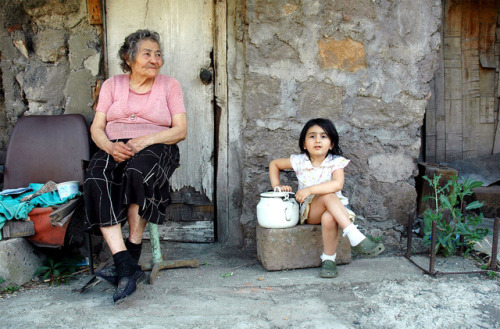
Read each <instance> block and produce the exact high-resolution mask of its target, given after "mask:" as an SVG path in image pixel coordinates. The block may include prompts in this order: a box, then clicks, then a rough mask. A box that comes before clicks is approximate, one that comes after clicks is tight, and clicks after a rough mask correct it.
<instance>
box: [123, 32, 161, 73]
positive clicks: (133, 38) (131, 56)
mask: <svg viewBox="0 0 500 329" xmlns="http://www.w3.org/2000/svg"><path fill="white" fill-rule="evenodd" d="M144 40H151V41H154V42H156V43H157V44H158V46H159V47H160V49H161V44H160V35H159V34H158V33H156V32H154V31H150V30H137V31H135V32H134V33H131V34H129V35H128V36H127V37H126V38H125V41H124V42H123V44H122V46H121V47H120V50H119V51H118V56H119V57H120V59H121V63H120V67H121V68H122V70H123V72H125V73H126V72H131V71H132V70H131V68H130V66H129V65H128V64H127V62H130V63H132V62H134V61H135V57H136V56H137V53H138V52H139V48H140V46H141V43H142V42H143V41H144ZM161 56H162V59H163V52H162V54H161Z"/></svg>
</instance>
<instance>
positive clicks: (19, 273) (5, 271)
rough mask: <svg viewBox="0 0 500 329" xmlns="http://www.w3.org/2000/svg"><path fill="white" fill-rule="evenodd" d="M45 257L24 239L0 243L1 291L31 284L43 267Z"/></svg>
mask: <svg viewBox="0 0 500 329" xmlns="http://www.w3.org/2000/svg"><path fill="white" fill-rule="evenodd" d="M42 263H43V256H42V255H41V254H40V253H38V252H37V250H36V249H35V247H33V246H32V245H31V244H30V243H29V242H28V241H26V240H25V239H23V238H17V239H9V240H2V241H0V278H2V279H3V280H4V282H3V283H0V289H3V288H6V287H8V286H13V285H16V286H20V285H23V284H25V283H27V282H29V281H30V280H31V279H32V278H33V275H34V274H35V272H36V270H37V269H38V268H39V267H40V266H42Z"/></svg>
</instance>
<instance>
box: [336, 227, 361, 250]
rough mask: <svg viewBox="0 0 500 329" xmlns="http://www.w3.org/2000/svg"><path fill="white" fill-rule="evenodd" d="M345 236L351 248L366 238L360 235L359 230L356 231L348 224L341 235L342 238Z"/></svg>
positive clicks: (356, 228) (355, 228)
mask: <svg viewBox="0 0 500 329" xmlns="http://www.w3.org/2000/svg"><path fill="white" fill-rule="evenodd" d="M346 235H347V238H348V239H349V242H350V243H351V246H353V247H354V246H357V245H358V244H359V243H360V242H361V241H363V240H364V239H365V238H366V236H365V235H364V234H363V233H361V232H360V231H359V230H358V227H357V226H356V225H354V224H350V225H348V226H347V227H346V228H345V229H344V233H343V234H342V236H346Z"/></svg>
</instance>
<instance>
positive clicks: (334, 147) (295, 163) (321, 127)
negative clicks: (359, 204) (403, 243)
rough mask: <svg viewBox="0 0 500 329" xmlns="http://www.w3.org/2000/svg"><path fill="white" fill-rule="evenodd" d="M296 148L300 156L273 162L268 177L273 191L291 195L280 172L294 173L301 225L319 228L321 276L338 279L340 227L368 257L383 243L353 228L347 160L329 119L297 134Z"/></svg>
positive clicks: (355, 248)
mask: <svg viewBox="0 0 500 329" xmlns="http://www.w3.org/2000/svg"><path fill="white" fill-rule="evenodd" d="M299 148H300V151H301V152H302V154H298V155H292V156H290V158H285V159H276V160H273V161H271V163H270V164H269V177H270V179H271V185H272V186H273V189H274V188H275V187H276V186H279V187H280V188H281V190H282V191H285V192H291V191H292V187H291V186H287V185H281V184H280V176H279V175H280V170H284V169H293V170H294V171H295V174H296V175H297V179H298V181H299V188H298V191H297V193H296V194H295V199H296V200H297V202H299V203H300V204H301V206H300V223H301V224H303V223H307V224H321V231H322V238H323V255H321V260H322V266H321V272H320V276H321V277H323V278H334V277H336V276H337V275H338V272H337V265H336V263H335V258H336V256H337V254H336V253H335V250H336V248H337V243H338V241H339V237H338V227H339V226H340V227H341V228H342V229H343V231H344V233H343V236H347V238H348V239H349V242H350V243H351V247H352V248H351V249H352V250H353V251H354V252H356V253H359V254H362V255H364V256H367V257H374V256H377V255H378V254H380V253H381V252H382V251H384V249H385V248H384V245H383V244H382V243H378V244H377V243H375V242H373V241H372V240H371V239H370V238H367V237H365V236H364V235H363V234H362V233H361V232H360V231H359V230H358V228H357V226H355V225H354V224H353V223H352V221H351V219H352V220H354V217H355V215H354V213H353V212H352V211H351V210H349V209H348V208H347V206H348V204H349V202H348V199H347V198H346V197H344V196H343V195H342V192H341V191H342V187H343V186H344V167H345V166H347V164H348V163H349V160H347V159H345V158H343V157H342V156H341V155H342V151H341V150H340V146H339V135H338V133H337V130H336V129H335V126H334V125H333V123H332V122H331V121H330V120H328V119H312V120H310V121H308V122H307V123H306V125H305V126H304V128H303V129H302V132H301V133H300V139H299Z"/></svg>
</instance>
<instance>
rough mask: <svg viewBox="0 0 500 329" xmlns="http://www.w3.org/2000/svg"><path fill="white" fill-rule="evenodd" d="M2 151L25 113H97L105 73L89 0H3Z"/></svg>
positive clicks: (0, 71) (0, 46) (0, 23)
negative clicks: (97, 91)
mask: <svg viewBox="0 0 500 329" xmlns="http://www.w3.org/2000/svg"><path fill="white" fill-rule="evenodd" d="M0 6H1V8H2V11H1V13H0V27H1V28H0V53H1V58H0V74H1V78H2V80H1V93H0V95H1V97H0V98H1V99H0V101H1V102H0V151H5V150H6V148H7V143H8V138H9V136H10V132H11V130H12V127H13V126H14V125H15V123H16V122H17V119H18V118H20V117H21V116H23V115H37V114H42V115H57V114H62V113H66V114H68V113H81V114H83V115H84V116H85V117H86V118H87V120H88V121H89V122H90V121H91V119H92V117H93V109H92V106H93V104H94V98H93V95H94V89H95V86H96V82H97V80H98V79H100V78H102V76H101V69H100V68H101V62H102V61H101V58H102V49H101V39H100V33H99V28H98V27H95V26H92V25H90V24H89V22H88V15H87V2H86V1H85V0H66V1H59V0H31V1H9V0H0Z"/></svg>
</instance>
